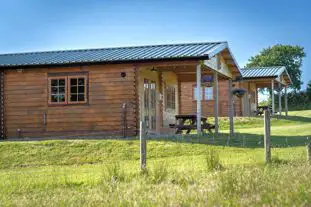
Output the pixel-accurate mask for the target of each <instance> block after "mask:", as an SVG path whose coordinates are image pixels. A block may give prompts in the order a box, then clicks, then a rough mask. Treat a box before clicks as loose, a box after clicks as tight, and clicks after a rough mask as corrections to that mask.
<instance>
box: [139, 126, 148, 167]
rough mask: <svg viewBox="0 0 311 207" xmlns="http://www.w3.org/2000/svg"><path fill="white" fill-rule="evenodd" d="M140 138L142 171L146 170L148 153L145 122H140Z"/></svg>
mask: <svg viewBox="0 0 311 207" xmlns="http://www.w3.org/2000/svg"><path fill="white" fill-rule="evenodd" d="M139 139H140V169H141V170H142V171H145V170H146V167H147V166H146V157H147V156H146V154H147V149H146V147H147V145H146V138H145V136H144V128H143V122H142V121H141V122H140V126H139Z"/></svg>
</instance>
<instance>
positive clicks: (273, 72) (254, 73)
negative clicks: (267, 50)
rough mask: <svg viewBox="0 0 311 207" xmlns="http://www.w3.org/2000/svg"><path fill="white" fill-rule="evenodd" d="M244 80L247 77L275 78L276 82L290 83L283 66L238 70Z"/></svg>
mask: <svg viewBox="0 0 311 207" xmlns="http://www.w3.org/2000/svg"><path fill="white" fill-rule="evenodd" d="M240 71H241V74H242V77H243V79H244V80H247V79H253V80H255V79H271V80H272V79H276V80H277V81H278V82H283V83H285V84H291V83H292V81H291V78H290V76H289V74H288V72H287V70H286V67H285V66H271V67H252V68H243V69H241V70H240Z"/></svg>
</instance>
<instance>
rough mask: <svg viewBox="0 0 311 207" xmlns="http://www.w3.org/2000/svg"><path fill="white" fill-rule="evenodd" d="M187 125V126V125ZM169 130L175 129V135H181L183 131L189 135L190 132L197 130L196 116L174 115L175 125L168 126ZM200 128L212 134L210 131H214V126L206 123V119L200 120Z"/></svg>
mask: <svg viewBox="0 0 311 207" xmlns="http://www.w3.org/2000/svg"><path fill="white" fill-rule="evenodd" d="M187 122H188V123H189V124H188V123H187ZM169 126H170V128H175V129H176V132H175V133H176V134H181V133H182V131H183V130H187V132H186V134H189V133H190V132H191V130H196V129H197V115H176V116H175V124H170V125H169ZM201 128H202V130H203V129H207V130H208V131H209V132H210V133H212V129H215V125H212V124H209V123H207V118H205V117H202V118H201Z"/></svg>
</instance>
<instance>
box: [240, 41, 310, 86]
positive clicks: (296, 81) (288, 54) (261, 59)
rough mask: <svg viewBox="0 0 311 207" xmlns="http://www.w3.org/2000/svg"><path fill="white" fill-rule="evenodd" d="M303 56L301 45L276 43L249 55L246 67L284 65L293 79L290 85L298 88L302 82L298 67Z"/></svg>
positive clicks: (304, 54)
mask: <svg viewBox="0 0 311 207" xmlns="http://www.w3.org/2000/svg"><path fill="white" fill-rule="evenodd" d="M305 56H306V53H305V52H304V48H303V47H300V46H293V45H281V44H277V45H274V46H272V47H268V48H265V49H263V50H262V51H261V52H260V53H259V54H258V55H255V56H253V57H251V58H250V59H249V60H248V61H249V62H248V64H247V65H246V67H267V66H285V67H286V69H287V71H288V73H289V75H290V77H291V79H292V81H293V84H292V85H291V86H290V87H291V88H292V89H295V90H300V88H301V84H302V81H301V69H300V68H301V66H302V60H303V58H304V57H305Z"/></svg>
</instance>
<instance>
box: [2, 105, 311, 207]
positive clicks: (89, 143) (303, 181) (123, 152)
mask: <svg viewBox="0 0 311 207" xmlns="http://www.w3.org/2000/svg"><path fill="white" fill-rule="evenodd" d="M310 119H311V111H297V112H290V117H289V119H286V120H285V119H283V118H282V119H276V118H274V119H273V120H272V129H271V131H272V143H273V149H272V158H273V162H272V163H271V164H269V165H265V164H264V151H263V143H262V134H263V129H262V126H263V122H262V119H261V118H238V119H236V120H235V126H236V131H237V136H236V137H234V138H232V139H231V140H229V145H228V139H227V135H226V134H224V133H225V132H227V130H226V129H224V130H223V131H222V133H223V134H221V136H220V137H217V138H216V137H215V138H214V140H213V137H200V138H196V137H190V138H189V137H176V138H174V139H171V138H162V139H157V140H149V141H148V142H147V143H148V146H147V158H148V159H147V171H146V172H144V173H141V172H140V170H139V141H138V140H51V141H31V142H1V143H0V206H215V205H217V206H262V205H270V206H293V205H295V206H309V205H310V203H311V179H310V178H311V165H310V164H309V163H307V162H306V161H305V160H306V150H305V144H306V142H309V140H307V137H309V138H311V122H310ZM247 120H249V121H247ZM225 122H226V119H223V120H221V123H223V124H224V123H225ZM245 125H247V126H248V127H246V126H245ZM222 129H223V128H222Z"/></svg>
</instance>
